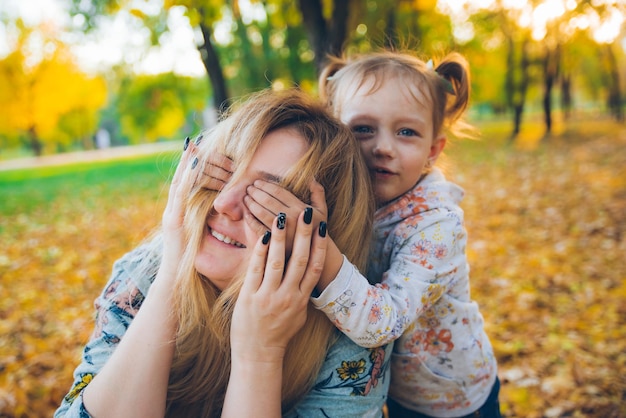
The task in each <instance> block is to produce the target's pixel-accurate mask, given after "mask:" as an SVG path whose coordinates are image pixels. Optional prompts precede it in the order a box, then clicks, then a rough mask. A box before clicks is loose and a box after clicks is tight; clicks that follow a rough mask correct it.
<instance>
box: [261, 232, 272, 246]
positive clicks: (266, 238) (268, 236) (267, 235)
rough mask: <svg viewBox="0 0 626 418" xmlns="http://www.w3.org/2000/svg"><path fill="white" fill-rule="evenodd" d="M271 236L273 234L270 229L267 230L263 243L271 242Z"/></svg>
mask: <svg viewBox="0 0 626 418" xmlns="http://www.w3.org/2000/svg"><path fill="white" fill-rule="evenodd" d="M271 236H272V233H271V232H270V231H265V234H263V239H262V240H261V242H262V243H263V245H266V244H267V243H268V242H270V237H271Z"/></svg>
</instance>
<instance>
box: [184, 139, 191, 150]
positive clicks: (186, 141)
mask: <svg viewBox="0 0 626 418" xmlns="http://www.w3.org/2000/svg"><path fill="white" fill-rule="evenodd" d="M189 141H190V139H189V137H187V138H185V145H183V151H187V147H188V146H189Z"/></svg>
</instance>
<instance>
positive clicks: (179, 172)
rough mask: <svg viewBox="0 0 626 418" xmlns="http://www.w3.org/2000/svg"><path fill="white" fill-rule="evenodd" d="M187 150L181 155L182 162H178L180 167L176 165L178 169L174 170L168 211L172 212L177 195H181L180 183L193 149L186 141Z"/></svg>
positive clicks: (166, 208)
mask: <svg viewBox="0 0 626 418" xmlns="http://www.w3.org/2000/svg"><path fill="white" fill-rule="evenodd" d="M185 144H186V146H185V150H184V151H183V154H182V155H181V158H180V162H179V163H178V167H176V171H175V172H174V176H173V177H172V183H171V184H170V189H169V194H168V199H167V204H166V207H165V211H166V212H172V211H173V210H174V204H175V202H176V201H177V196H179V195H180V189H181V187H180V184H181V181H182V178H183V175H184V173H185V170H186V169H187V166H188V165H189V159H190V158H191V155H192V153H191V150H190V149H189V143H188V142H187V141H186V142H185Z"/></svg>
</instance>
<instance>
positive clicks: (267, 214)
mask: <svg viewBox="0 0 626 418" xmlns="http://www.w3.org/2000/svg"><path fill="white" fill-rule="evenodd" d="M253 189H254V187H253V186H248V188H247V189H246V191H247V192H249V191H251V190H253ZM243 202H244V204H245V205H246V208H248V211H250V214H251V215H252V216H253V217H254V218H256V219H257V221H258V222H260V223H261V224H263V225H264V226H265V227H266V229H270V228H271V227H272V223H273V222H274V219H275V218H276V216H277V215H278V214H279V213H280V212H283V213H287V212H286V210H282V208H278V209H274V210H276V212H274V211H273V210H271V209H268V208H267V207H266V206H263V205H262V204H260V203H259V202H258V201H257V200H256V199H255V198H254V197H253V196H252V195H251V194H246V196H244V199H243ZM296 216H297V215H296ZM296 216H294V218H295V217H296Z"/></svg>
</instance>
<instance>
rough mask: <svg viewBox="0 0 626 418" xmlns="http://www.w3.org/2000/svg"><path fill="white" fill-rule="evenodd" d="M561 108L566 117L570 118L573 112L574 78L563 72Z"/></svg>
mask: <svg viewBox="0 0 626 418" xmlns="http://www.w3.org/2000/svg"><path fill="white" fill-rule="evenodd" d="M561 108H562V109H563V116H564V117H565V119H569V117H570V114H571V112H572V78H571V76H570V75H569V74H561Z"/></svg>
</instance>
